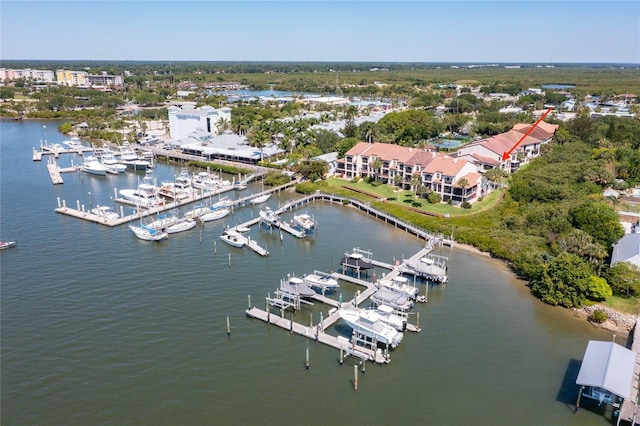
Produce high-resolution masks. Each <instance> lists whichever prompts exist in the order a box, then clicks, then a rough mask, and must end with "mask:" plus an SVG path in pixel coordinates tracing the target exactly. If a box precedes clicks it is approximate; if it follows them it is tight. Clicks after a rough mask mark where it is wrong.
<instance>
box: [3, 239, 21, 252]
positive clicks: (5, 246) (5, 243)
mask: <svg viewBox="0 0 640 426" xmlns="http://www.w3.org/2000/svg"><path fill="white" fill-rule="evenodd" d="M16 244H18V242H17V241H0V250H4V249H8V248H11V247H15V245H16Z"/></svg>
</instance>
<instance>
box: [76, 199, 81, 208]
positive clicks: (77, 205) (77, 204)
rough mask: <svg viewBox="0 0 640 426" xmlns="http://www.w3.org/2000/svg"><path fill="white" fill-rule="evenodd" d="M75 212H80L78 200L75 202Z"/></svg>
mask: <svg viewBox="0 0 640 426" xmlns="http://www.w3.org/2000/svg"><path fill="white" fill-rule="evenodd" d="M76 210H78V211H80V200H76Z"/></svg>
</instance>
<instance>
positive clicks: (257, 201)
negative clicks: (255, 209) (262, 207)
mask: <svg viewBox="0 0 640 426" xmlns="http://www.w3.org/2000/svg"><path fill="white" fill-rule="evenodd" d="M269 198H271V194H263V195H259V196H257V197H255V198H252V199H251V204H253V205H254V206H255V205H257V204H262V203H264V202H266V201H267V200H268V199H269Z"/></svg>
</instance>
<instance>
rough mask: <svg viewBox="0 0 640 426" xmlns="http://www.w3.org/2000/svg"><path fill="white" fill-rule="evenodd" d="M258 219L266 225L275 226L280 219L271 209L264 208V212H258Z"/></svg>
mask: <svg viewBox="0 0 640 426" xmlns="http://www.w3.org/2000/svg"><path fill="white" fill-rule="evenodd" d="M260 219H262V221H263V222H264V223H266V224H267V225H275V224H276V223H278V221H279V219H280V218H279V217H278V215H277V214H276V213H275V212H274V211H273V210H271V207H265V208H264V210H260Z"/></svg>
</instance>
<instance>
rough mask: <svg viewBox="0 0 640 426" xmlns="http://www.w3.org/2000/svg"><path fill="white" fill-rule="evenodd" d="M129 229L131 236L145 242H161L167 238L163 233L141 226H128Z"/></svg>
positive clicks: (167, 235)
mask: <svg viewBox="0 0 640 426" xmlns="http://www.w3.org/2000/svg"><path fill="white" fill-rule="evenodd" d="M129 229H130V230H131V232H132V233H133V235H135V236H136V237H138V238H140V239H141V240H145V241H162V240H165V239H167V238H169V234H167V233H166V232H165V231H157V230H155V229H153V228H149V227H148V226H145V225H142V224H141V225H140V226H133V225H129Z"/></svg>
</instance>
